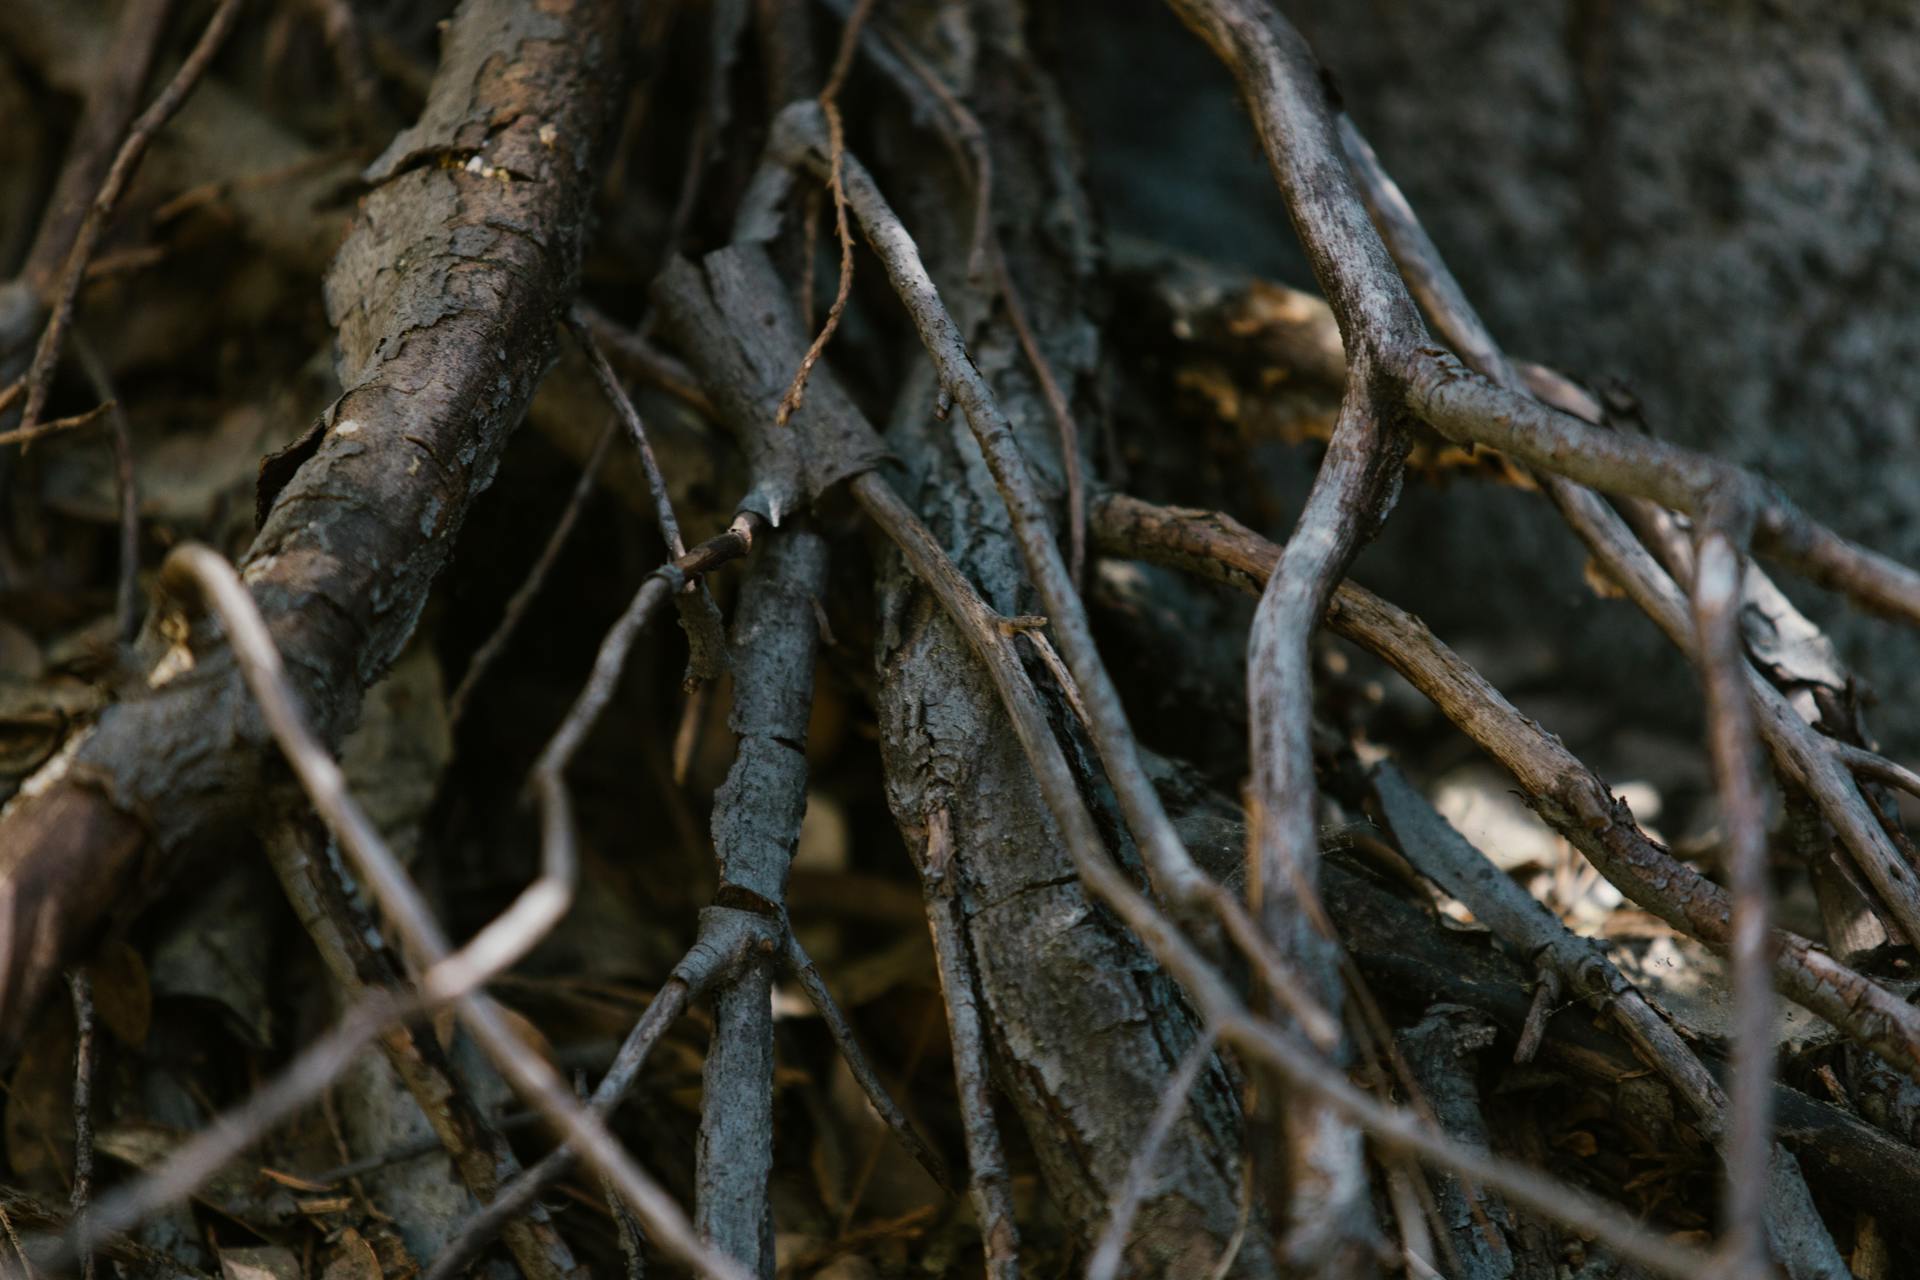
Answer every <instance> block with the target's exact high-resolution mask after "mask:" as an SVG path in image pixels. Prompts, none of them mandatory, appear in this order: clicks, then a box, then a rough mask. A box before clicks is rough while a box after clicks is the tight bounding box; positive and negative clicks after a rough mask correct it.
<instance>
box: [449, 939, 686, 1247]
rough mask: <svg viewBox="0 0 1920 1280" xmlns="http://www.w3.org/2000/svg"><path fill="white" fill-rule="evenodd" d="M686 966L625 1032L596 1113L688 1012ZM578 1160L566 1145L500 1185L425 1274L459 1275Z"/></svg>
mask: <svg viewBox="0 0 1920 1280" xmlns="http://www.w3.org/2000/svg"><path fill="white" fill-rule="evenodd" d="M685 968H686V962H684V961H683V962H682V966H681V969H678V970H676V971H675V973H674V976H673V977H671V978H669V979H668V980H667V984H666V985H665V986H664V987H662V988H661V989H660V992H659V994H658V995H656V996H655V997H654V999H653V1002H652V1003H651V1004H649V1005H648V1006H647V1011H646V1012H645V1013H644V1014H642V1015H641V1016H640V1020H639V1021H638V1022H637V1023H635V1024H634V1027H633V1029H632V1030H631V1031H629V1032H628V1033H627V1038H626V1039H625V1040H624V1041H622V1042H621V1045H620V1048H619V1051H618V1052H617V1053H615V1055H614V1059H613V1065H612V1066H611V1067H609V1068H608V1069H607V1074H606V1075H605V1076H604V1077H602V1079H601V1081H600V1084H599V1087H597V1088H596V1089H595V1090H594V1092H593V1096H592V1098H591V1099H590V1100H589V1105H590V1106H591V1107H592V1108H593V1109H594V1111H595V1112H596V1113H598V1114H600V1115H607V1114H610V1113H611V1111H612V1109H613V1108H614V1107H615V1106H616V1105H618V1104H619V1102H620V1100H621V1099H623V1098H624V1097H626V1095H627V1093H628V1092H629V1091H630V1090H631V1089H632V1087H633V1085H634V1082H635V1081H636V1080H638V1079H639V1076H640V1071H641V1069H642V1068H643V1067H644V1066H645V1065H646V1062H647V1058H648V1056H649V1055H651V1054H652V1052H653V1047H654V1046H655V1045H656V1044H658V1043H659V1041H660V1037H661V1036H663V1035H665V1034H666V1032H667V1029H668V1028H669V1027H671V1026H672V1025H673V1024H674V1022H676V1021H677V1020H678V1019H679V1017H680V1015H681V1014H682V1013H684V1012H686V1008H687V1001H688V999H689V997H690V995H691V992H692V987H691V985H690V982H689V980H688V979H687V978H686V977H684V976H682V970H684V969H685ZM578 1162H579V1156H578V1155H577V1154H576V1153H575V1152H574V1150H573V1149H572V1148H571V1147H562V1148H560V1149H559V1150H557V1151H555V1152H553V1153H552V1154H551V1155H549V1156H547V1157H546V1159H544V1160H542V1161H541V1162H540V1163H539V1164H537V1165H535V1166H533V1168H531V1169H529V1170H528V1171H527V1172H526V1173H524V1174H522V1175H521V1176H520V1177H518V1178H515V1179H514V1180H513V1181H511V1182H509V1183H507V1184H505V1185H504V1186H502V1187H501V1188H500V1193H499V1194H498V1195H497V1196H495V1197H494V1198H493V1199H492V1200H491V1201H489V1202H488V1203H487V1205H486V1206H485V1207H484V1208H482V1209H481V1210H480V1212H479V1213H476V1214H475V1215H474V1216H473V1217H471V1218H469V1219H468V1220H467V1221H466V1222H465V1223H464V1224H463V1225H462V1226H461V1228H460V1232H459V1234H458V1235H456V1236H454V1237H453V1239H451V1240H449V1241H448V1242H447V1245H446V1248H444V1249H442V1250H441V1251H440V1256H439V1257H438V1258H435V1259H434V1260H433V1265H432V1267H431V1268H430V1269H429V1270H428V1272H427V1280H446V1278H447V1277H451V1276H456V1275H459V1274H460V1273H461V1272H462V1270H464V1268H465V1267H466V1266H467V1264H468V1263H470V1262H471V1261H472V1260H473V1259H474V1258H475V1257H477V1256H478V1255H479V1253H480V1251H481V1250H482V1249H484V1248H486V1247H487V1245H489V1244H491V1243H492V1242H493V1239H494V1237H496V1236H498V1235H500V1234H501V1233H502V1232H503V1231H505V1230H506V1229H507V1225H508V1224H509V1223H511V1222H512V1221H513V1220H514V1219H515V1218H517V1217H519V1216H520V1215H521V1214H523V1213H526V1212H528V1211H529V1210H530V1209H532V1208H533V1207H534V1206H535V1205H536V1203H537V1201H538V1200H539V1198H540V1194H541V1193H542V1192H543V1191H545V1190H546V1189H547V1188H548V1187H550V1186H552V1185H553V1184H554V1183H555V1182H558V1181H559V1180H560V1179H561V1178H563V1177H565V1176H566V1175H567V1173H568V1171H569V1170H571V1169H572V1168H573V1167H574V1165H575V1164H577V1163H578Z"/></svg>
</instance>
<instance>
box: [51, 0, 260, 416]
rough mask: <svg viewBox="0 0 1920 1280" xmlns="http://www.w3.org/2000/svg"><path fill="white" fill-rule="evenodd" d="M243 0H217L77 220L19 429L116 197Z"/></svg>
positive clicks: (55, 359) (62, 338)
mask: <svg viewBox="0 0 1920 1280" xmlns="http://www.w3.org/2000/svg"><path fill="white" fill-rule="evenodd" d="M241 3H242V0H220V7H219V8H218V9H215V10H214V11H213V17H212V18H210V19H208V20H207V26H206V30H204V31H203V32H201V33H200V39H199V41H198V42H197V43H196V44H195V45H194V46H193V51H192V52H191V53H189V54H188V55H187V58H186V61H185V62H182V63H181V64H180V69H179V70H178V71H175V72H174V73H173V79H171V80H169V81H168V82H167V87H166V88H164V89H162V90H161V91H160V96H159V97H157V98H155V99H154V100H153V103H152V105H150V106H149V107H148V108H147V109H146V110H145V111H142V112H141V113H140V115H139V117H138V118H137V119H135V120H134V122H133V126H132V128H130V129H129V130H128V131H127V137H126V141H125V142H123V143H121V144H120V151H119V154H117V155H116V156H114V159H113V167H112V168H110V169H109V170H107V176H106V178H105V180H104V181H102V182H101V184H100V190H99V193H98V194H96V195H95V196H94V198H93V206H92V208H90V209H89V210H88V211H87V218H86V221H85V222H83V223H81V224H80V231H79V233H78V234H77V235H76V236H75V237H74V241H73V247H72V248H71V249H70V250H68V251H67V264H66V267H65V269H64V270H63V271H62V273H61V278H60V284H59V286H58V289H57V290H56V292H55V294H54V299H53V307H52V316H51V318H50V319H49V320H48V321H47V327H46V330H45V331H44V332H43V333H42V334H41V336H40V345H39V346H38V347H36V348H35V349H34V353H33V364H32V365H31V366H30V367H29V368H28V370H27V374H26V387H27V404H26V409H25V410H24V411H23V413H22V415H21V420H20V425H21V427H22V428H23V429H27V430H31V429H32V428H33V427H34V426H35V425H36V424H38V423H39V421H40V413H41V411H42V410H43V409H45V408H46V406H47V395H48V393H49V392H50V391H51V390H52V387H53V371H54V368H55V366H57V365H58V364H59V363H60V352H61V348H62V347H63V346H64V344H65V342H66V337H67V327H68V326H69V325H70V324H71V323H72V322H73V306H74V300H75V298H77V297H78V296H79V293H80V282H81V280H82V279H83V278H84V277H85V276H86V273H87V264H88V263H89V262H90V261H92V259H93V253H94V250H95V249H96V248H97V247H98V246H99V243H100V237H101V236H102V235H104V234H105V232H106V229H107V224H108V222H109V221H111V220H112V218H113V213H114V210H115V209H116V208H118V207H119V204H120V197H121V196H122V195H124V194H125V193H126V189H127V186H128V184H129V183H131V182H132V181H133V175H134V172H135V171H136V170H137V169H139V167H140V161H141V159H142V158H143V157H144V156H145V155H146V153H147V146H148V144H150V143H151V142H152V141H153V137H154V135H155V134H156V133H158V132H159V131H160V129H161V127H162V126H164V125H165V124H166V123H167V121H169V120H171V119H172V118H173V114H174V112H176V111H178V110H179V109H180V107H181V104H183V103H184V102H186V100H187V96H188V95H189V94H191V93H192V92H193V89H194V86H195V85H197V84H198V83H199V82H200V77H201V76H203V75H205V74H206V71H207V68H208V66H210V65H211V64H212V62H213V57H214V55H215V54H216V53H218V52H219V51H220V46H221V45H222V44H223V43H224V42H225V41H226V38H227V33H228V32H230V31H232V30H233V24H234V22H235V21H236V20H237V19H238V18H239V16H240V6H241Z"/></svg>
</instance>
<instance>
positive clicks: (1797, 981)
mask: <svg viewBox="0 0 1920 1280" xmlns="http://www.w3.org/2000/svg"><path fill="white" fill-rule="evenodd" d="M1093 532H1094V544H1095V547H1096V548H1097V549H1099V550H1103V551H1106V552H1108V553H1110V554H1117V555H1130V556H1131V555H1137V556H1142V557H1144V558H1148V559H1152V560H1155V561H1158V562H1160V563H1163V564H1169V565H1172V566H1174V567H1176V568H1182V569H1186V570H1189V571H1191V572H1195V573H1199V574H1201V575H1203V576H1206V577H1210V578H1212V579H1214V580H1215V581H1218V582H1222V583H1225V584H1226V585H1229V586H1233V587H1236V588H1238V589H1240V590H1242V591H1246V592H1249V593H1256V592H1258V590H1259V589H1260V586H1261V584H1263V583H1264V582H1265V580H1266V578H1267V575H1268V574H1269V573H1270V572H1271V571H1272V566H1273V564H1274V562H1275V561H1276V560H1277V559H1278V557H1279V548H1277V547H1275V546H1274V545H1273V544H1272V543H1270V542H1268V541H1267V540H1266V539H1264V538H1261V537H1260V536H1259V535H1257V534H1254V533H1253V532H1252V531H1251V530H1248V529H1247V528H1245V527H1244V526H1242V525H1240V524H1238V523H1237V522H1236V521H1234V520H1232V519H1231V518H1229V517H1226V516H1221V515H1218V514H1217V513H1213V512H1205V511H1185V510H1181V509H1179V508H1173V507H1156V506H1153V505H1152V504H1150V503H1144V502H1140V501H1138V500H1137V499H1133V498H1126V497H1117V496H1109V497H1105V498H1103V499H1101V500H1100V501H1098V502H1096V503H1095V504H1094V510H1093ZM1327 625H1328V626H1329V627H1330V628H1332V629H1333V630H1334V632H1336V633H1337V634H1339V635H1342V636H1345V637H1346V638H1347V639H1350V640H1352V641H1353V642H1354V643H1356V644H1358V645H1360V646H1361V647H1362V648H1364V649H1366V650H1368V651H1369V652H1371V653H1374V654H1376V655H1377V656H1379V657H1380V658H1382V659H1384V660H1385V661H1386V662H1387V663H1388V665H1390V666H1392V667H1393V668H1394V669H1395V670H1396V671H1398V672H1400V674H1401V675H1403V676H1405V677H1406V678H1407V680H1408V681H1409V682H1411V683H1412V684H1413V686H1414V687H1415V688H1416V689H1418V690H1420V692H1421V693H1423V694H1425V695H1426V696H1427V698H1429V699H1430V700H1431V701H1432V702H1433V704H1434V705H1435V706H1436V707H1437V708H1438V709H1439V710H1440V712H1441V713H1442V714H1443V715H1445V716H1446V717H1447V719H1449V720H1451V721H1452V722H1453V723H1454V724H1455V725H1456V726H1457V727H1458V728H1459V729H1460V730H1461V731H1462V732H1463V733H1465V734H1466V735H1467V736H1468V737H1469V738H1471V739H1472V740H1473V741H1474V743H1475V744H1476V745H1478V746H1479V747H1480V748H1481V750H1483V751H1485V752H1486V753H1487V754H1488V755H1490V756H1491V757H1493V758H1494V759H1495V760H1496V761H1497V762H1499V764H1500V765H1501V766H1502V767H1504V768H1506V769H1507V770H1508V771H1509V772H1510V773H1512V774H1513V776H1514V778H1515V780H1516V781H1518V782H1519V783H1520V785H1521V787H1522V788H1524V789H1525V790H1526V792H1527V794H1528V795H1529V797H1530V801H1529V803H1530V804H1531V806H1532V807H1533V808H1534V810H1535V811H1536V812H1538V813H1539V814H1540V816H1541V817H1542V818H1544V819H1545V820H1546V821H1547V823H1548V824H1549V825H1551V826H1552V827H1554V828H1555V829H1556V830H1557V831H1559V832H1560V833H1561V834H1562V835H1564V836H1566V837H1567V839H1568V840H1569V841H1570V842H1572V844H1573V845H1574V847H1575V848H1577V849H1579V850H1580V851H1581V852H1582V853H1583V854H1585V855H1586V856H1587V858H1588V859H1589V860H1590V861H1592V862H1593V864H1594V866H1595V867H1597V868H1598V869H1599V870H1600V873H1601V874H1602V875H1604V876H1606V877H1607V879H1608V880H1610V881H1612V882H1613V884H1614V885H1615V886H1617V887H1618V888H1619V889H1620V891H1621V892H1622V893H1624V894H1626V896H1627V897H1628V898H1630V899H1632V900H1633V901H1634V902H1636V903H1638V904H1639V905H1640V906H1642V907H1644V908H1645V909H1646V910H1648V911H1650V912H1652V913H1653V914H1654V915H1656V916H1659V917H1660V918H1661V919H1663V920H1665V921H1666V922H1667V923H1669V924H1671V925H1672V926H1673V927H1674V928H1676V929H1678V930H1680V931H1681V932H1683V933H1686V934H1688V935H1690V936H1692V937H1695V938H1698V939H1700V940H1701V941H1702V942H1704V943H1706V944H1707V945H1708V946H1711V947H1713V948H1715V949H1716V950H1722V951H1724V950H1725V949H1726V948H1727V947H1728V946H1729V945H1730V942H1731V926H1730V924H1729V920H1730V918H1731V909H1732V908H1731V903H1730V902H1729V900H1728V896H1727V893H1726V891H1725V890H1724V889H1722V888H1720V886H1718V885H1716V884H1714V883H1713V882H1712V881H1710V880H1708V879H1706V877H1704V876H1702V875H1700V874H1699V873H1698V872H1696V871H1694V870H1692V869H1691V868H1689V867H1687V866H1686V865H1685V864H1684V863H1681V862H1679V861H1678V860H1677V859H1675V858H1674V857H1673V855H1672V854H1671V853H1669V852H1668V851H1667V850H1666V849H1665V848H1664V847H1663V846H1661V845H1659V844H1657V843H1656V842H1654V841H1653V840H1651V839H1650V838H1648V837H1647V835H1646V834H1645V833H1644V832H1642V831H1641V830H1640V828H1639V827H1638V826H1637V825H1636V824H1635V823H1634V822H1633V815H1632V813H1631V811H1630V810H1628V808H1627V807H1626V805H1625V804H1624V803H1623V802H1621V801H1620V800H1618V799H1617V798H1615V797H1614V796H1613V794H1612V792H1611V791H1610V790H1609V789H1608V787H1607V786H1606V784H1605V783H1604V782H1602V781H1601V780H1600V778H1599V777H1597V776H1596V775H1595V774H1594V773H1593V772H1592V771H1591V770H1589V769H1587V768H1586V766H1585V765H1583V764H1581V763H1580V761H1579V760H1578V759H1577V758H1576V757H1575V756H1574V755H1573V753H1572V752H1570V751H1568V750H1567V749H1566V747H1565V746H1564V745H1563V744H1562V743H1561V742H1560V740H1559V739H1558V738H1556V737H1554V736H1553V735H1552V734H1550V733H1548V732H1547V731H1546V730H1545V729H1543V728H1541V727H1540V726H1539V725H1538V724H1537V723H1535V722H1534V721H1533V720H1531V719H1529V718H1528V717H1526V716H1524V715H1522V714H1521V713H1520V712H1519V711H1517V710H1515V709H1514V707H1513V704H1512V703H1510V702H1508V701H1507V699H1506V698H1505V697H1504V696H1503V695H1501V693H1500V692H1499V691H1498V690H1497V689H1495V688H1494V687H1493V686H1492V685H1490V684H1489V683H1487V681H1486V680H1485V678H1484V677H1482V676H1481V675H1480V674H1479V673H1478V672H1477V671H1475V670H1474V669H1473V668H1472V667H1471V666H1469V665H1468V664H1467V663H1465V662H1464V661H1462V660H1461V659H1460V657H1459V655H1457V654H1455V653H1454V652H1453V651H1452V650H1450V649H1448V648H1447V647H1446V646H1445V645H1443V644H1442V643H1441V642H1440V641H1439V640H1438V639H1437V638H1436V637H1435V636H1434V635H1433V633H1432V632H1430V631H1429V630H1427V628H1426V627H1425V626H1424V625H1423V624H1422V623H1421V622H1420V621H1419V619H1417V618H1414V617H1413V616H1411V615H1410V614H1407V613H1405V612H1404V611H1402V610H1400V609H1397V608H1395V607H1394V606H1393V605H1391V604H1389V603H1387V602H1386V601H1384V600H1382V599H1380V598H1379V597H1378V596H1375V595H1374V594H1372V593H1371V592H1369V591H1365V590H1363V589H1361V588H1360V587H1358V586H1355V585H1354V584H1352V583H1343V584H1341V586H1340V588H1339V589H1338V590H1337V591H1335V593H1334V598H1333V604H1332V606H1331V607H1330V608H1329V610H1328V613H1327ZM1772 937H1773V945H1774V948H1775V954H1774V962H1773V980H1774V985H1775V987H1776V988H1777V989H1778V990H1779V991H1781V992H1782V993H1783V994H1785V995H1786V996H1787V997H1788V998H1789V999H1791V1000H1793V1001H1795V1002H1796V1003H1798V1004H1800V1005H1803V1006H1804V1007H1806V1008H1807V1009H1809V1010H1811V1011H1813V1012H1814V1013H1817V1014H1819V1015H1820V1016H1821V1017H1823V1018H1825V1019H1826V1020H1827V1021H1829V1022H1831V1023H1832V1024H1833V1025H1834V1026H1836V1027H1839V1028H1841V1029H1842V1030H1844V1031H1846V1032H1848V1033H1849V1034H1851V1035H1852V1036H1854V1037H1855V1038H1856V1039H1857V1040H1859V1041H1860V1043H1861V1044H1863V1045H1865V1046H1867V1047H1868V1048H1870V1049H1872V1050H1873V1051H1874V1052H1875V1053H1877V1054H1879V1055H1880V1056H1881V1057H1883V1058H1885V1059H1887V1061H1888V1062H1890V1063H1892V1064H1893V1065H1894V1066H1895V1067H1897V1068H1898V1069H1899V1070H1901V1071H1902V1072H1904V1073H1905V1074H1907V1075H1909V1076H1913V1077H1914V1078H1916V1079H1920V1011H1917V1010H1915V1009H1914V1008H1913V1007H1912V1006H1911V1005H1908V1004H1907V1003H1906V1002H1905V1001H1903V1000H1901V999H1899V998H1898V997H1897V996H1895V995H1894V994H1893V993H1892V992H1890V991H1888V990H1886V989H1885V988H1884V987H1881V986H1880V985H1879V984H1877V983H1875V982H1873V981H1872V980H1870V979H1868V978H1866V977H1864V976H1862V975H1861V974H1859V973H1856V972H1855V971H1853V970H1852V969H1849V968H1847V967H1846V966H1845V965H1842V964H1840V963H1839V962H1837V961H1835V960H1834V959H1833V958H1832V957H1831V956H1829V955H1827V954H1826V952H1825V951H1824V950H1822V949H1821V948H1819V947H1818V946H1816V945H1815V944H1814V943H1813V942H1812V941H1810V940H1809V939H1807V938H1804V937H1801V936H1800V935H1798V934H1795V933H1792V932H1790V931H1787V930H1784V929H1775V930H1774V931H1773V935H1772Z"/></svg>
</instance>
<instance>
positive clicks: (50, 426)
mask: <svg viewBox="0 0 1920 1280" xmlns="http://www.w3.org/2000/svg"><path fill="white" fill-rule="evenodd" d="M114 407H115V406H114V405H113V403H112V402H111V401H109V402H108V403H106V404H97V405H95V406H93V408H91V409H88V410H87V411H86V412H85V413H76V414H74V415H73V416H71V417H67V418H55V419H54V420H53V421H51V422H36V423H34V424H33V425H32V426H26V427H15V428H14V429H13V430H11V431H0V447H5V446H6V445H10V444H32V443H33V442H34V441H36V440H41V439H44V438H45V437H47V436H52V435H58V434H60V433H61V432H62V431H72V430H73V429H74V428H75V427H84V426H89V425H91V424H92V423H95V422H98V421H99V420H100V419H101V418H103V417H106V416H107V415H108V414H109V413H111V412H112V411H113V409H114Z"/></svg>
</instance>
